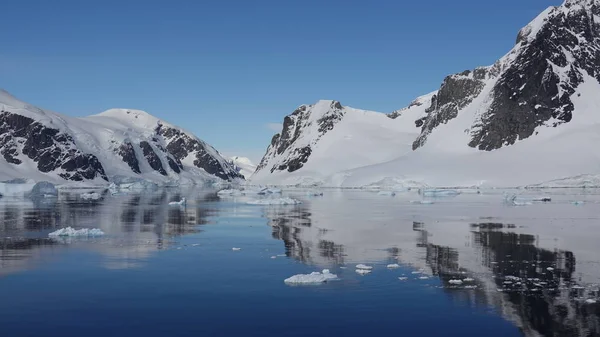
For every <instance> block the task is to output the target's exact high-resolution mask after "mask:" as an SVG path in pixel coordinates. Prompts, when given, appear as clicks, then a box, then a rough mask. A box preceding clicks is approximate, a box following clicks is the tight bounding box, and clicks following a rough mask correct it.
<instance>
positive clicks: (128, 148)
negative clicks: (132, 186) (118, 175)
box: [118, 141, 142, 174]
mask: <svg viewBox="0 0 600 337" xmlns="http://www.w3.org/2000/svg"><path fill="white" fill-rule="evenodd" d="M118 154H119V156H121V159H123V161H124V162H126V163H127V165H129V167H130V168H131V170H132V171H133V172H135V173H138V174H139V173H142V171H140V163H139V162H138V159H137V157H136V155H135V149H134V147H133V145H132V144H131V142H129V141H127V142H125V143H123V144H122V145H121V146H120V147H119V151H118Z"/></svg>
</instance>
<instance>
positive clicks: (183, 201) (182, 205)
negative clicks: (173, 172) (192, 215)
mask: <svg viewBox="0 0 600 337" xmlns="http://www.w3.org/2000/svg"><path fill="white" fill-rule="evenodd" d="M186 204H187V201H186V200H185V198H181V200H179V201H171V202H170V203H169V206H180V207H184V206H186Z"/></svg>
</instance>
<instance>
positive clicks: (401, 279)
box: [398, 276, 408, 281]
mask: <svg viewBox="0 0 600 337" xmlns="http://www.w3.org/2000/svg"><path fill="white" fill-rule="evenodd" d="M398 279H399V280H400V281H406V280H408V277H404V276H402V277H398Z"/></svg>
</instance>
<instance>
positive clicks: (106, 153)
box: [0, 90, 226, 193]
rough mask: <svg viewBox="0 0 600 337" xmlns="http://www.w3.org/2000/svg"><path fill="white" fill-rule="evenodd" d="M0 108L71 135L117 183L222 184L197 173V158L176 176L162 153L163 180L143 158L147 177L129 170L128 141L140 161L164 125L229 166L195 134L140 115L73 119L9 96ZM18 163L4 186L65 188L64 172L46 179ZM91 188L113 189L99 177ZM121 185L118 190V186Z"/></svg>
mask: <svg viewBox="0 0 600 337" xmlns="http://www.w3.org/2000/svg"><path fill="white" fill-rule="evenodd" d="M0 107H2V109H3V110H5V111H8V112H10V113H14V114H18V115H22V116H25V117H29V118H33V119H35V121H36V122H39V123H41V124H42V125H46V126H48V127H51V128H53V129H58V130H59V131H61V132H65V133H67V134H69V135H70V136H71V137H72V138H73V141H74V143H75V145H76V147H77V149H79V150H81V151H82V152H83V153H85V154H93V155H95V156H96V157H97V158H98V160H99V161H100V163H101V164H102V166H103V168H104V170H105V173H106V175H107V177H108V178H109V180H110V181H115V180H113V177H129V178H134V179H144V180H147V181H153V182H155V183H159V184H161V185H163V184H167V183H172V182H173V181H176V182H177V184H181V185H184V184H185V185H192V184H193V185H196V184H205V183H209V182H213V181H219V180H220V179H218V178H216V177H215V176H212V175H210V174H208V173H207V172H206V171H204V170H203V169H199V168H197V167H195V166H194V165H193V160H194V158H192V156H191V155H190V156H188V158H184V159H183V160H182V163H183V166H184V169H183V171H182V172H181V173H180V174H177V173H175V172H174V171H172V170H171V169H170V167H169V165H167V158H166V155H165V154H164V152H162V151H155V152H156V153H157V154H158V155H159V157H160V159H161V161H162V163H163V167H164V168H165V170H166V171H167V173H168V175H167V176H163V175H161V174H160V173H158V172H156V171H155V170H153V169H152V168H150V166H149V164H148V163H147V161H146V160H145V159H144V158H143V157H142V158H138V162H139V164H140V170H141V171H142V173H141V174H136V173H135V172H133V171H132V170H131V168H130V167H129V165H128V164H127V163H125V162H124V161H123V160H122V159H121V157H120V155H119V154H118V147H119V146H120V145H121V144H123V143H124V142H126V141H129V142H131V144H132V145H133V147H134V150H135V151H136V153H137V155H138V156H141V153H142V152H141V149H140V148H139V143H140V142H141V141H148V140H152V138H154V137H155V128H156V127H157V125H158V124H159V123H161V124H162V125H163V126H164V127H170V128H175V129H178V130H182V132H183V133H184V134H185V135H187V136H189V137H190V138H191V139H196V140H198V141H199V142H200V143H201V144H203V145H204V146H205V148H206V151H207V152H208V153H209V154H210V155H211V156H214V158H215V159H216V160H217V161H219V163H221V164H223V165H224V164H225V163H226V160H225V159H224V158H222V157H221V155H220V154H219V153H218V151H217V150H215V149H214V148H213V147H211V146H210V145H208V144H206V143H205V142H203V141H202V140H200V139H198V138H197V137H196V136H194V135H193V134H192V133H190V132H187V131H185V130H183V129H182V128H180V127H176V126H174V125H171V124H169V123H166V122H164V121H161V120H160V119H158V118H156V117H153V116H151V115H149V114H148V113H146V112H144V111H140V110H131V109H111V110H107V111H105V112H103V113H100V114H97V115H93V116H89V117H84V118H74V117H70V116H65V115H61V114H58V113H56V112H52V111H49V110H45V109H40V108H38V107H35V106H32V105H30V104H27V103H25V102H23V101H21V100H19V99H17V98H15V97H14V96H12V95H11V94H9V93H7V92H6V91H4V90H0ZM157 140H158V142H159V143H160V146H162V147H163V148H164V147H166V141H165V140H164V139H163V138H162V137H158V139H157ZM151 143H153V142H151ZM152 146H154V145H152ZM155 150H156V149H155ZM18 158H19V159H20V160H21V161H22V163H21V164H19V165H14V164H9V163H8V162H5V161H3V162H0V180H9V179H14V178H23V177H26V178H29V179H32V180H33V181H49V182H52V183H55V184H64V183H65V180H64V179H63V178H61V177H60V176H59V174H60V173H62V171H61V170H60V169H58V170H55V171H51V172H48V173H43V172H41V171H39V170H38V168H37V163H36V162H34V161H32V160H31V159H30V158H28V157H27V156H23V155H20V156H19V157H18ZM88 182H89V183H93V184H95V185H107V184H108V183H107V182H106V181H105V180H103V179H101V178H99V177H97V178H96V179H94V180H91V181H88ZM116 184H117V185H119V183H118V182H116ZM0 193H1V191H0Z"/></svg>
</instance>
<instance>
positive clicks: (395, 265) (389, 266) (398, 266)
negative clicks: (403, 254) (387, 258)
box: [387, 263, 400, 269]
mask: <svg viewBox="0 0 600 337" xmlns="http://www.w3.org/2000/svg"><path fill="white" fill-rule="evenodd" d="M387 267H388V268H389V269H396V268H400V265H399V264H397V263H392V264H388V265H387Z"/></svg>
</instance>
